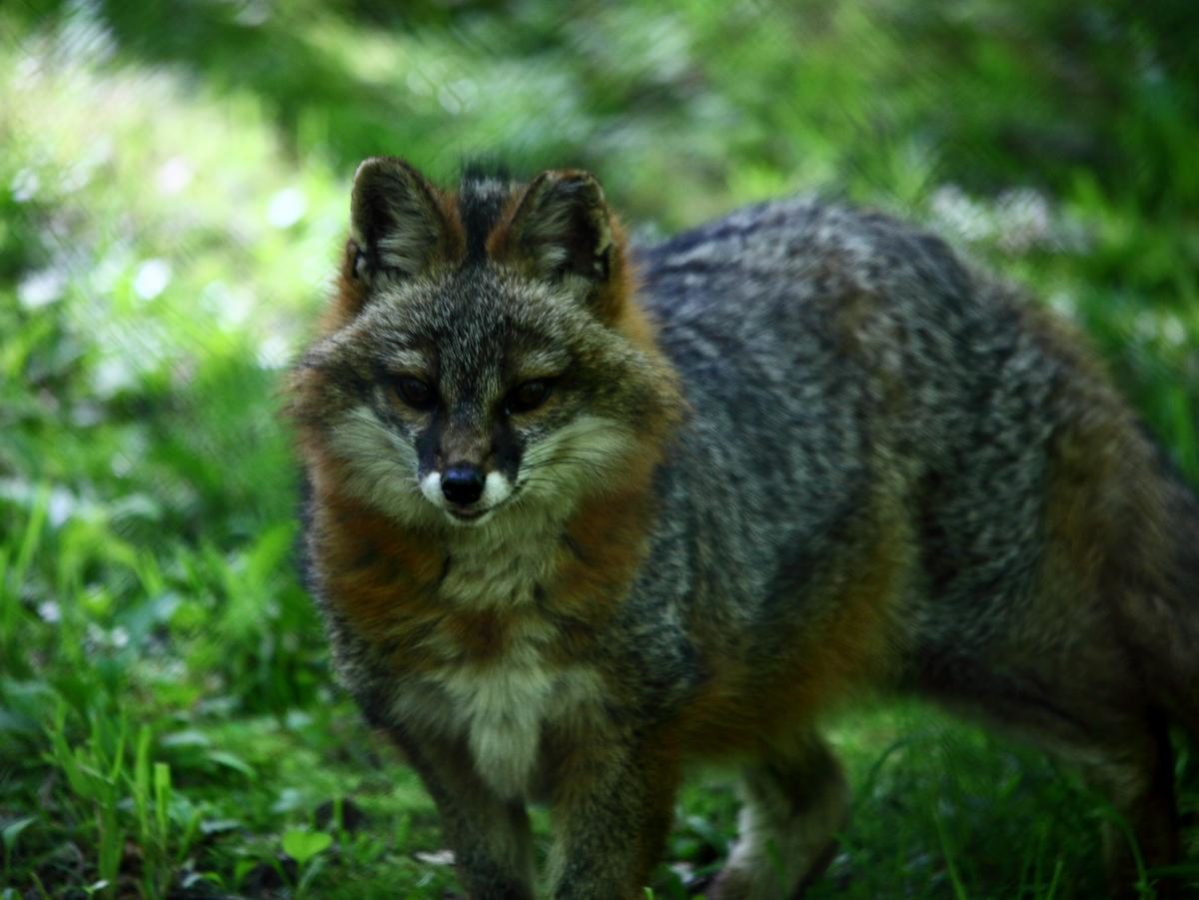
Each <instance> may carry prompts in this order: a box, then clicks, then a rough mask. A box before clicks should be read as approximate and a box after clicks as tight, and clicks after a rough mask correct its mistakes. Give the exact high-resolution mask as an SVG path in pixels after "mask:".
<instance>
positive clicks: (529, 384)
mask: <svg viewBox="0 0 1199 900" xmlns="http://www.w3.org/2000/svg"><path fill="white" fill-rule="evenodd" d="M549 395H550V383H549V381H547V380H546V379H544V378H537V379H535V380H533V381H526V382H525V383H524V384H521V385H518V386H517V387H515V388H514V389H513V390H512V392H511V393H510V394H508V399H507V401H506V402H505V403H504V408H505V409H506V410H507V411H508V413H510V414H511V413H523V412H531V411H532V410H534V409H536V408H537V407H539V406H540V405H541V404H543V403H544V402H545V401H546V400H547V399H548V398H549Z"/></svg>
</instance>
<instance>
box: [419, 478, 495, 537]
mask: <svg viewBox="0 0 1199 900" xmlns="http://www.w3.org/2000/svg"><path fill="white" fill-rule="evenodd" d="M420 492H421V493H422V494H423V495H424V497H425V499H426V500H428V501H429V502H430V503H431V504H433V505H434V506H435V507H437V508H438V509H440V510H442V511H443V512H445V514H446V518H448V519H449V520H450V521H451V522H453V523H454V524H455V525H461V526H463V527H466V528H471V527H474V526H476V525H481V524H483V523H484V522H486V521H487V520H488V519H490V518H491V512H492V510H494V509H495V508H496V507H498V506H500V505H501V504H502V503H503V502H504V501H505V500H507V499H508V498H509V497H511V496H512V482H510V481H509V480H508V479H507V478H505V477H504V476H503V475H502V474H501V473H500V472H488V473H487V478H486V479H485V480H484V482H483V495H482V496H481V497H480V498H479V502H478V505H477V506H476V507H475V509H478V510H483V512H482V514H481V515H479V516H478V518H474V519H461V518H459V517H458V516H455V515H454V514H453V513H452V512H450V507H449V504H448V503H446V501H445V495H444V494H442V492H441V473H440V472H430V473H429V474H428V475H426V476H425V477H424V478H422V479H421V483H420Z"/></svg>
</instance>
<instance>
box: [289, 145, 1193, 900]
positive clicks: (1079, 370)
mask: <svg viewBox="0 0 1199 900" xmlns="http://www.w3.org/2000/svg"><path fill="white" fill-rule="evenodd" d="M288 390H289V408H290V415H291V418H292V420H293V421H294V423H295V429H296V433H297V441H298V447H299V453H300V456H301V458H302V462H303V466H304V472H305V481H306V497H307V499H306V502H305V521H306V526H305V533H304V537H303V548H304V552H305V556H306V574H307V583H308V585H309V586H310V590H311V591H312V593H313V594H314V595H315V597H316V599H317V600H318V602H319V605H320V607H321V609H322V612H323V615H324V618H325V621H326V622H327V628H328V633H329V637H330V640H331V644H332V652H333V658H334V663H335V667H336V671H337V673H338V676H339V679H340V681H341V683H342V684H343V685H344V686H345V687H346V688H347V689H348V690H349V691H350V692H351V693H352V694H353V696H354V697H355V699H356V700H357V702H358V703H359V704H360V705H361V707H362V709H363V711H364V714H365V716H366V718H367V720H368V721H369V722H371V723H372V724H373V725H375V726H378V727H380V728H382V729H385V730H386V731H387V732H389V733H390V734H391V735H392V736H394V739H395V741H396V742H398V744H399V745H400V746H401V747H402V748H403V750H404V751H405V753H406V755H407V758H408V759H409V760H410V762H411V764H412V766H414V767H415V769H416V770H417V771H418V772H419V773H420V775H421V777H422V778H423V780H424V782H425V784H426V785H427V787H428V790H429V792H430V794H431V795H432V797H433V798H434V800H435V801H436V803H437V806H438V809H439V811H440V816H441V823H442V827H443V829H444V832H445V836H446V839H447V841H448V842H449V844H450V845H451V846H452V847H453V849H454V852H455V855H456V864H457V868H458V873H459V878H460V881H461V884H462V886H463V887H464V889H465V891H466V892H467V893H468V894H469V896H471V897H472V898H476V900H482V898H508V900H513V898H531V897H533V895H534V883H535V882H534V873H533V854H532V849H531V841H530V833H529V822H528V818H527V816H526V803H527V802H544V803H547V804H548V806H549V808H550V811H551V821H552V823H553V831H554V842H553V846H552V849H551V852H550V855H549V859H548V863H547V871H546V872H545V873H544V882H545V884H546V885H547V887H548V891H549V894H550V895H552V896H554V897H556V898H560V900H567V898H575V900H583V898H593V900H595V898H603V900H611V898H633V897H640V896H642V894H641V892H642V885H644V883H645V881H646V879H647V877H648V875H649V873H650V871H651V869H652V867H653V866H654V864H655V862H656V861H657V859H658V857H659V854H660V852H661V851H662V849H663V845H664V840H665V838H666V836H667V833H668V830H669V828H670V825H671V814H672V807H673V803H674V798H675V794H676V790H677V788H678V786H679V782H680V778H681V777H682V774H683V769H684V766H685V765H686V764H688V763H691V762H703V761H733V762H735V763H736V764H737V765H739V766H740V767H741V770H742V774H743V781H742V787H743V795H744V806H743V811H742V813H741V818H740V822H739V825H740V829H739V838H738V842H737V844H736V845H735V848H734V850H733V851H732V853H731V856H730V858H729V859H728V861H727V864H726V866H725V868H724V869H723V871H722V872H721V874H720V875H719V876H718V877H717V879H716V882H715V884H714V886H713V888H712V892H711V893H710V894H709V896H710V897H713V896H718V897H720V898H722V900H730V898H753V900H764V898H784V897H790V896H794V895H796V894H797V893H799V892H801V891H802V890H803V888H804V886H805V885H806V884H808V883H809V882H810V881H811V879H812V878H814V877H816V876H817V875H818V874H819V872H820V870H821V868H822V866H823V865H824V863H825V862H826V861H827V860H828V858H829V857H830V852H831V850H832V848H833V847H834V839H835V836H836V834H837V832H838V831H839V830H840V829H841V827H842V824H843V821H844V819H845V815H846V810H847V804H848V793H847V788H846V782H845V780H844V778H843V776H842V774H841V770H840V767H839V766H838V763H837V761H836V760H835V759H834V757H833V756H832V754H831V753H830V750H829V748H828V746H827V745H826V743H825V742H824V741H823V740H822V739H821V737H820V735H819V733H818V731H817V725H818V723H819V721H820V720H821V717H822V716H823V715H824V714H825V713H827V712H828V711H830V710H832V709H835V708H836V707H837V706H839V705H842V704H844V703H845V702H846V701H847V700H849V699H852V698H853V697H854V696H855V695H861V694H862V693H863V692H880V691H881V692H916V693H918V694H920V695H923V696H925V697H929V698H932V699H934V700H936V701H940V702H941V703H943V704H945V705H946V706H948V707H950V708H952V709H956V710H960V711H962V712H964V713H966V714H968V715H972V716H975V717H978V718H981V719H983V720H986V721H989V722H991V723H993V724H995V725H996V726H998V727H999V728H1002V729H1003V730H1004V731H1006V732H1009V733H1014V734H1017V735H1019V736H1023V737H1025V738H1028V739H1031V740H1032V741H1034V742H1036V743H1038V744H1039V745H1041V746H1043V747H1046V748H1048V749H1050V750H1052V751H1054V752H1056V753H1058V754H1060V755H1062V756H1063V757H1065V758H1066V759H1068V760H1070V761H1071V762H1073V763H1075V764H1077V765H1078V766H1079V767H1081V769H1082V771H1083V772H1084V774H1085V776H1086V777H1087V778H1088V779H1089V780H1090V782H1091V783H1093V784H1094V785H1096V786H1097V787H1098V788H1099V789H1101V790H1102V791H1104V792H1106V795H1107V796H1108V797H1109V798H1110V800H1111V803H1112V804H1114V806H1115V809H1116V810H1117V811H1118V812H1119V814H1120V816H1121V817H1122V818H1123V821H1124V822H1125V823H1126V824H1127V826H1129V828H1130V829H1131V833H1132V835H1134V836H1135V839H1136V844H1137V847H1138V848H1139V850H1137V851H1135V852H1134V850H1133V849H1132V848H1131V846H1130V843H1129V841H1128V840H1127V839H1126V838H1125V837H1124V836H1123V835H1122V834H1121V833H1119V832H1118V830H1116V829H1112V832H1111V833H1110V834H1109V835H1108V836H1107V840H1106V844H1105V846H1106V853H1107V864H1108V868H1109V872H1110V879H1111V886H1112V892H1113V894H1128V895H1132V893H1133V892H1134V881H1135V880H1136V878H1137V871H1138V869H1137V865H1138V863H1137V858H1136V854H1137V853H1139V859H1140V861H1143V863H1144V864H1145V865H1147V866H1150V867H1154V866H1163V865H1166V864H1169V863H1172V862H1175V861H1176V860H1177V858H1178V855H1179V852H1180V849H1179V832H1178V822H1177V813H1176V805H1175V798H1174V786H1173V783H1172V776H1173V762H1172V755H1171V744H1170V741H1169V737H1168V733H1167V729H1168V727H1169V726H1170V725H1171V724H1178V725H1181V726H1182V727H1183V728H1184V729H1185V730H1186V731H1187V732H1189V734H1190V736H1191V737H1192V738H1194V737H1195V736H1196V735H1197V734H1199V652H1197V651H1196V648H1199V596H1197V594H1199V502H1197V501H1196V499H1195V496H1194V495H1193V494H1192V493H1191V491H1190V490H1189V489H1188V488H1187V487H1186V486H1185V485H1184V483H1183V481H1182V479H1181V478H1180V477H1179V476H1178V475H1177V474H1176V472H1175V471H1174V470H1173V469H1172V468H1171V465H1170V463H1169V461H1168V459H1167V458H1166V457H1165V456H1164V454H1162V453H1161V452H1160V451H1159V450H1158V448H1157V447H1156V445H1155V444H1154V443H1153V441H1152V440H1151V439H1150V438H1148V437H1147V436H1146V434H1145V433H1144V431H1143V429H1142V428H1141V427H1140V425H1139V423H1138V420H1137V418H1136V417H1135V416H1134V414H1133V413H1132V412H1131V411H1130V410H1129V408H1128V407H1127V406H1126V404H1125V403H1124V402H1123V401H1122V400H1121V399H1120V397H1119V396H1118V395H1117V393H1116V391H1115V390H1114V389H1113V387H1112V386H1111V385H1110V383H1109V381H1108V379H1107V378H1106V377H1105V376H1104V374H1103V372H1102V371H1101V369H1100V367H1099V366H1098V365H1097V364H1096V363H1095V362H1094V361H1093V360H1092V359H1091V358H1090V357H1089V356H1088V354H1087V352H1086V350H1085V349H1084V348H1083V346H1082V344H1081V342H1080V340H1079V339H1078V338H1077V337H1075V336H1074V335H1072V334H1071V333H1070V332H1069V330H1068V329H1067V328H1066V327H1065V326H1064V325H1063V323H1061V322H1058V321H1056V320H1055V319H1054V318H1053V317H1052V316H1051V315H1049V314H1048V313H1046V312H1045V311H1044V310H1042V309H1041V308H1039V307H1037V306H1035V305H1031V304H1029V303H1027V302H1024V301H1023V300H1022V299H1021V298H1020V297H1019V296H1018V295H1017V294H1016V292H1014V291H1013V290H1011V289H1009V288H1007V287H1005V286H1003V285H1001V284H1000V283H998V282H997V281H995V280H993V279H991V278H989V277H987V276H985V275H983V274H980V273H978V272H976V271H973V270H971V269H970V268H969V267H967V266H966V265H965V264H964V263H962V262H961V261H959V259H958V258H957V257H955V255H954V253H953V252H951V251H950V249H949V248H948V247H947V246H946V245H945V244H944V243H942V241H940V240H939V239H937V238H936V237H933V236H931V235H929V234H927V233H925V232H923V231H919V230H916V229H914V228H912V227H910V226H907V225H903V224H901V223H899V222H897V221H895V220H893V219H891V218H888V217H886V216H884V215H881V214H877V213H872V212H862V211H855V210H852V209H849V208H845V207H842V206H839V205H835V204H831V205H825V204H821V203H818V202H814V201H809V200H785V201H781V202H773V203H767V204H764V205H760V206H755V207H752V208H749V209H744V210H741V211H739V212H734V213H733V214H731V215H729V216H727V217H726V218H723V219H721V220H719V221H717V222H714V223H711V224H708V225H705V226H703V227H700V228H698V229H696V230H693V231H689V232H687V233H684V234H681V235H679V236H677V237H675V238H673V239H670V240H667V241H666V242H664V243H661V244H659V245H657V246H653V247H648V248H643V249H636V248H631V247H630V246H629V245H628V242H627V241H626V239H625V237H624V235H623V232H622V229H621V226H620V224H619V223H618V221H617V219H616V218H615V217H614V215H613V214H612V212H611V211H610V210H609V208H608V206H607V204H606V201H605V199H604V195H603V192H602V190H601V188H600V186H599V184H598V183H597V181H596V180H595V179H594V178H593V177H592V176H591V175H589V174H587V173H585V172H582V171H577V170H553V171H548V172H544V173H542V174H540V175H538V176H537V177H536V178H534V179H532V180H531V181H529V182H528V183H524V184H522V183H518V182H516V181H513V180H512V179H510V178H509V177H508V176H507V175H506V174H504V173H502V172H493V171H487V170H483V169H478V168H468V169H467V170H466V172H465V174H464V175H463V178H462V181H461V184H460V185H459V187H458V188H457V190H456V191H454V192H450V191H443V190H440V189H438V188H437V187H435V186H434V185H432V184H431V183H430V182H428V181H427V180H426V179H425V178H424V177H423V176H422V175H420V174H419V173H418V172H417V171H416V170H415V169H413V168H412V167H411V166H409V165H408V164H406V163H404V162H402V161H401V160H398V159H394V158H374V159H369V160H367V161H366V162H364V163H363V164H362V165H361V166H360V167H359V169H358V172H357V175H356V176H355V181H354V186H353V191H352V197H351V221H350V236H349V239H348V241H347V243H346V246H345V252H344V258H343V260H342V263H341V270H340V280H339V283H338V287H337V290H336V296H335V298H334V300H333V302H332V303H331V304H330V308H329V310H328V312H327V314H326V318H325V320H324V322H323V324H322V326H321V333H320V335H319V337H318V338H317V339H316V340H315V341H314V342H313V343H312V345H311V346H310V347H309V348H308V349H307V350H306V352H304V353H303V354H302V357H301V358H300V359H299V361H298V363H297V364H296V365H295V367H294V369H293V371H292V373H291V376H290V382H289V389H288Z"/></svg>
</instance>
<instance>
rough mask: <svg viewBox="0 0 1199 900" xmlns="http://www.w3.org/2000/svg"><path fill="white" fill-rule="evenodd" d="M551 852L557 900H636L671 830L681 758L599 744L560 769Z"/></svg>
mask: <svg viewBox="0 0 1199 900" xmlns="http://www.w3.org/2000/svg"><path fill="white" fill-rule="evenodd" d="M556 775H557V777H556V778H555V786H554V789H553V805H552V816H553V820H554V846H553V849H552V851H551V853H550V863H549V883H550V885H551V892H550V896H551V897H553V898H554V900H632V898H641V897H643V896H644V885H645V883H646V881H647V880H648V879H649V876H650V873H651V872H652V871H653V868H654V866H655V865H656V863H657V862H658V860H659V858H660V856H661V853H662V850H663V848H664V846H665V844H666V838H667V835H668V834H669V832H670V825H671V818H672V812H673V809H674V797H675V793H676V791H677V789H678V783H679V764H678V759H677V758H675V757H673V756H672V755H671V754H669V753H668V752H663V751H662V750H661V749H658V748H656V747H649V746H646V745H645V744H641V745H637V744H633V743H619V742H611V743H608V742H602V741H596V742H594V743H592V744H591V745H590V746H588V747H586V748H580V749H578V750H576V751H574V752H573V753H572V754H571V755H570V756H569V757H568V758H567V759H566V760H565V761H564V762H563V763H562V764H561V765H560V766H559V767H557V771H556Z"/></svg>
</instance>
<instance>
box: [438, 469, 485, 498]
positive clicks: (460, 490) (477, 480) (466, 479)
mask: <svg viewBox="0 0 1199 900" xmlns="http://www.w3.org/2000/svg"><path fill="white" fill-rule="evenodd" d="M441 492H442V493H443V494H445V498H446V499H447V500H449V501H450V502H451V503H457V504H458V505H459V506H467V505H469V504H471V503H474V502H475V501H476V500H478V499H479V498H480V497H482V496H483V473H482V472H481V471H479V469H478V468H476V467H475V466H471V465H463V464H461V463H459V464H458V465H455V466H450V467H449V468H448V469H446V470H445V474H443V475H442V476H441Z"/></svg>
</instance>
